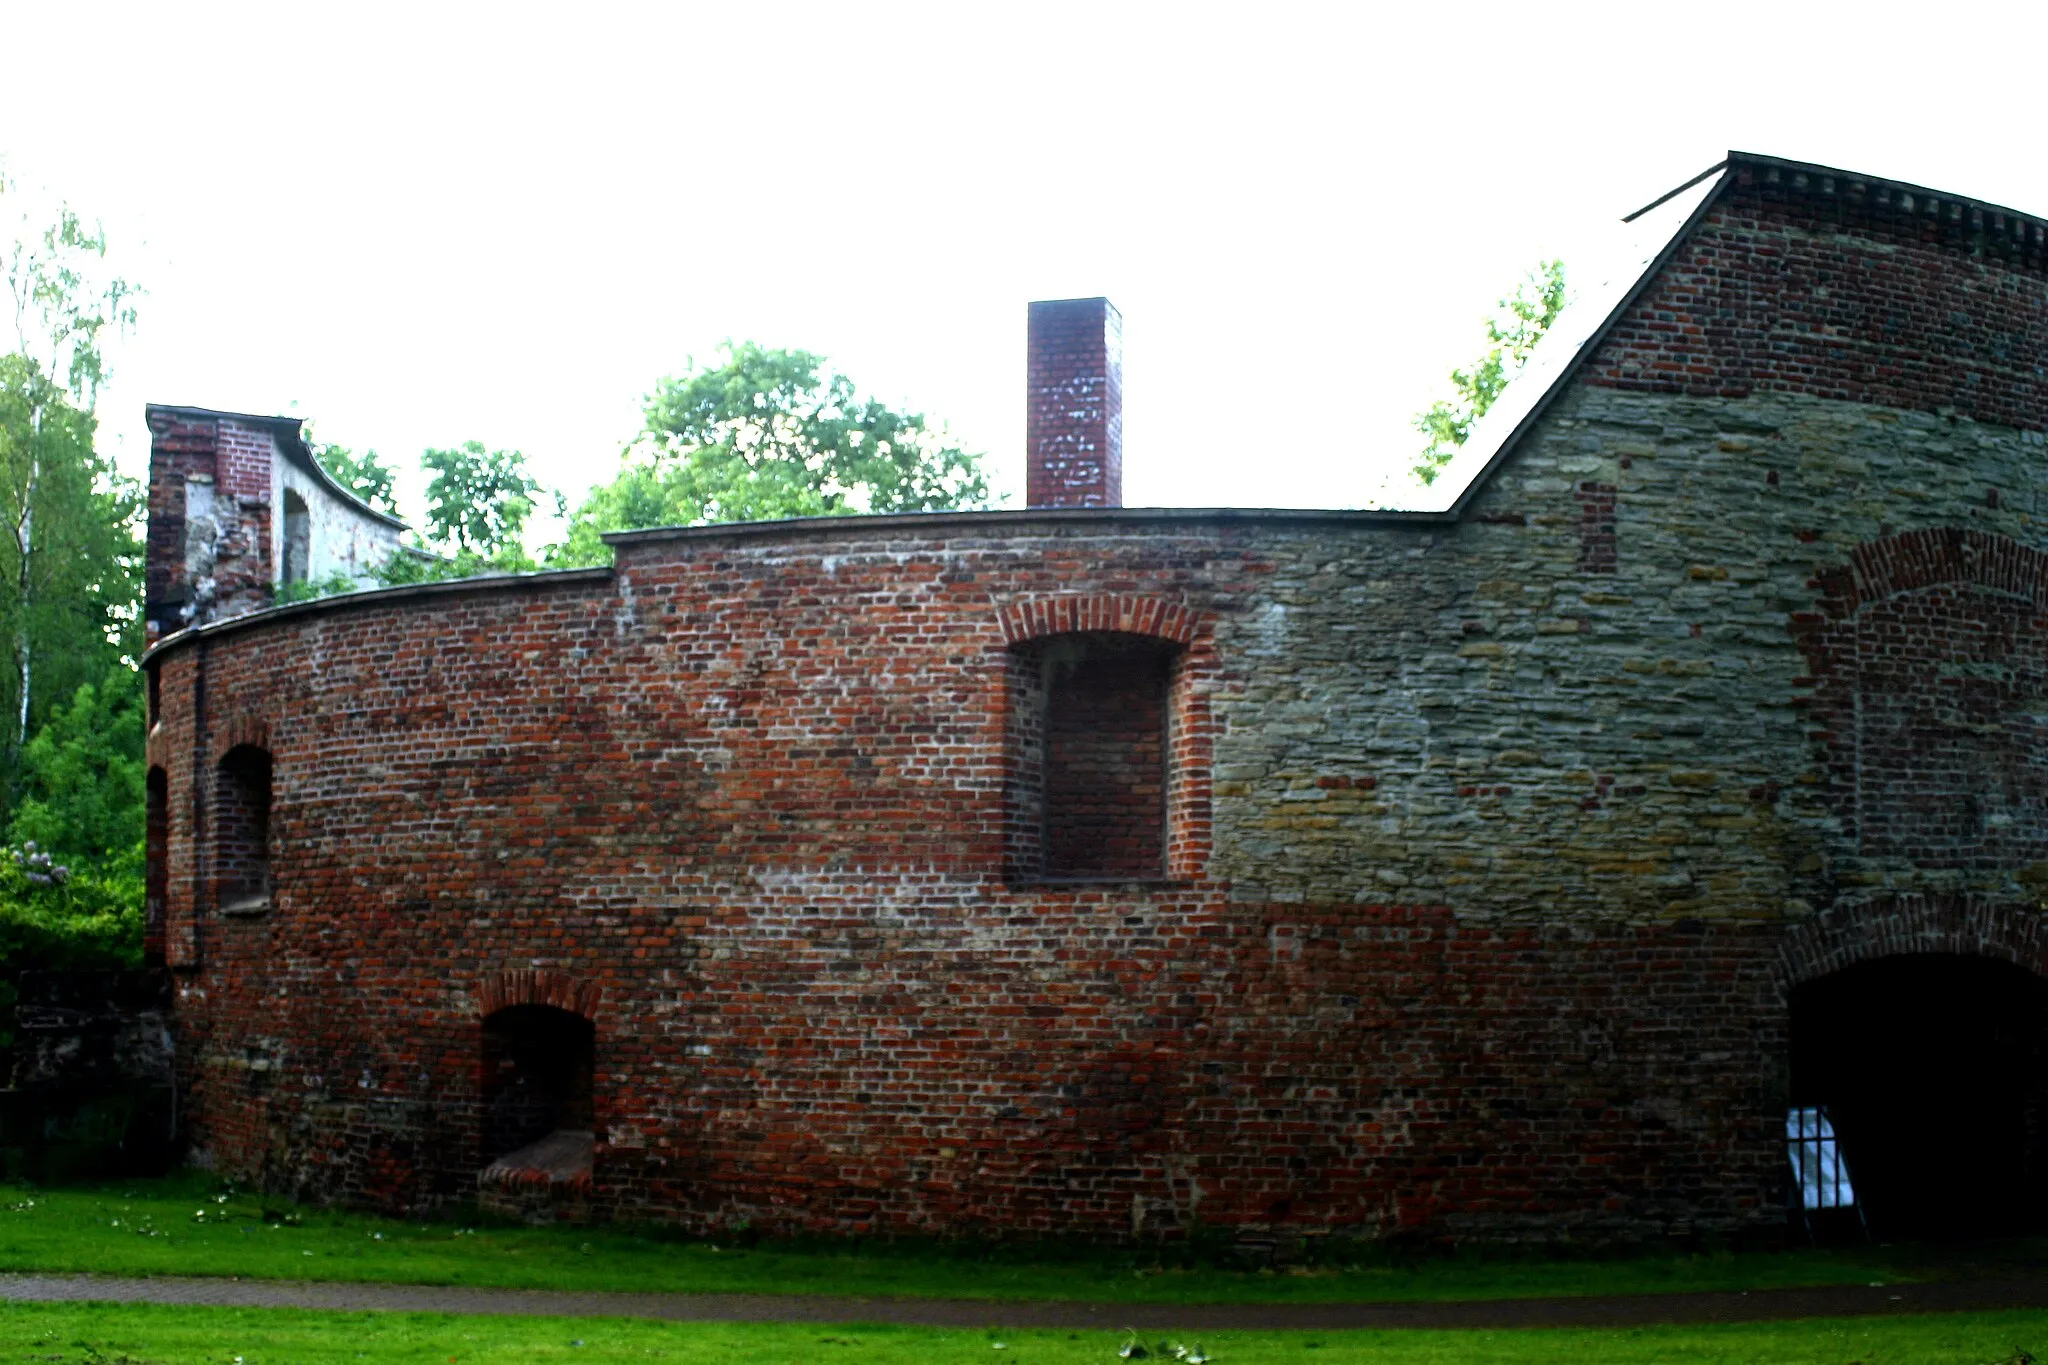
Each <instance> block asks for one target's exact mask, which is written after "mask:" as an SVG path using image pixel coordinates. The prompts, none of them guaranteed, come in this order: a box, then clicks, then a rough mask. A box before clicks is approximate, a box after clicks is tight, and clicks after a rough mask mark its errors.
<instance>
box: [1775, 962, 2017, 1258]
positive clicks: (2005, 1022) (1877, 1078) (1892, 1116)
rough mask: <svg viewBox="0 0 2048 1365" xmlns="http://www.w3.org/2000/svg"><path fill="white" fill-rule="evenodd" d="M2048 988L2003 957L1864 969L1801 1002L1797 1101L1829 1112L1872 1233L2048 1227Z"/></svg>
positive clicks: (1795, 1029) (1800, 997)
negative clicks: (2047, 1076)
mask: <svg viewBox="0 0 2048 1365" xmlns="http://www.w3.org/2000/svg"><path fill="white" fill-rule="evenodd" d="M2044 1061H2048V983H2044V982H2043V981H2042V980H2041V978H2039V977H2037V976H2035V975H2034V974H2033V973H2031V972H2028V971H2026V970H2025V969H2024V968H2021V967H2016V966H2013V965H2012V964H2011V963H2007V962H2000V961H1997V960H1995V959H1992V958H1984V957H1965V956H1961V955H1957V954H1946V953H1920V954H1911V955H1905V956H1898V957H1885V958H1878V959H1876V960H1874V961H1869V962H1861V963H1857V964H1856V965H1854V966H1851V967H1847V968H1844V969H1843V970H1841V971H1838V972H1835V973H1833V974H1832V975H1829V976H1824V977H1821V978H1819V979H1818V980H1815V981H1810V982H1807V983H1805V984H1803V985H1801V986H1798V987H1796V988H1795V989H1794V990H1793V992H1792V1103H1793V1104H1794V1105H1797V1106H1802V1107H1805V1106H1813V1105H1825V1106H1827V1109H1828V1114H1829V1117H1830V1119H1831V1120H1832V1122H1833V1124H1834V1130H1835V1132H1836V1134H1837V1135H1838V1136H1839V1138H1840V1141H1841V1150H1842V1156H1843V1159H1844V1160H1845V1161H1846V1163H1847V1165H1848V1168H1849V1170H1848V1174H1849V1179H1850V1180H1851V1182H1852V1183H1853V1185H1854V1188H1855V1191H1856V1195H1857V1198H1858V1199H1859V1200H1860V1201H1861V1202H1862V1205H1863V1209H1864V1214H1865V1217H1866V1218H1867V1219H1868V1221H1869V1225H1870V1230H1871V1233H1872V1234H1873V1235H1874V1236H1877V1237H1881V1238H1882V1237H1894V1236H1900V1237H1904V1236H1922V1237H1925V1236H1937V1237H1939V1236H1988V1235H1999V1234H2008V1233H2021V1232H2037V1231H2041V1230H2043V1229H2044V1228H2048V1216H2044V1215H2048V1084H2044Z"/></svg>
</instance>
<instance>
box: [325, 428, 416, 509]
mask: <svg viewBox="0 0 2048 1365" xmlns="http://www.w3.org/2000/svg"><path fill="white" fill-rule="evenodd" d="M308 441H309V443H310V441H311V436H310V433H309V434H308ZM312 450H313V458H314V459H316V460H318V461H319V462H320V467H321V468H322V469H324V470H326V471H327V472H328V473H329V474H331V475H333V476H334V481H335V482H336V483H338V484H340V485H341V486H342V487H343V488H346V489H347V490H348V491H349V492H351V493H353V494H355V495H356V496H357V497H359V498H361V499H362V500H363V501H364V502H366V503H368V504H369V505H370V506H372V507H374V508H376V509H377V510H378V511H380V512H389V513H390V514H391V515H393V516H397V515H398V494H397V492H396V490H395V489H394V488H393V486H392V481H393V478H394V474H393V471H392V469H391V467H390V466H389V465H387V464H385V463H384V462H383V461H382V460H380V459H378V458H377V452H376V451H374V450H366V451H364V452H363V453H362V454H360V455H358V454H356V453H354V452H353V451H351V450H350V449H349V448H348V447H347V446H334V445H314V446H313V447H312Z"/></svg>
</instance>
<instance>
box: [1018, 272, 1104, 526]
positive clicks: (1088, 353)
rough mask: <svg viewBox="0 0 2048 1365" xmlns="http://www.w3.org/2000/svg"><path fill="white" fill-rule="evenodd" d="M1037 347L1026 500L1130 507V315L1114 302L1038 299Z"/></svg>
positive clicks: (1027, 420)
mask: <svg viewBox="0 0 2048 1365" xmlns="http://www.w3.org/2000/svg"><path fill="white" fill-rule="evenodd" d="M1029 351H1030V354H1029V357H1028V359H1027V361H1026V386H1027V387H1026V393H1025V404H1024V453H1025V460H1026V462H1027V463H1026V466H1025V481H1024V483H1025V500H1026V502H1027V503H1028V504H1029V505H1030V506H1032V507H1121V506H1123V501H1124V453H1123V447H1124V436H1123V431H1124V417H1123V404H1124V399H1123V383H1124V379H1123V369H1124V361H1123V318H1122V317H1121V315H1119V314H1118V313H1117V311H1116V308H1115V307H1114V306H1113V305H1112V304H1111V303H1110V301H1109V300H1108V299H1059V300H1056V301H1052V302H1046V303H1034V304H1032V305H1031V317H1030V327H1029Z"/></svg>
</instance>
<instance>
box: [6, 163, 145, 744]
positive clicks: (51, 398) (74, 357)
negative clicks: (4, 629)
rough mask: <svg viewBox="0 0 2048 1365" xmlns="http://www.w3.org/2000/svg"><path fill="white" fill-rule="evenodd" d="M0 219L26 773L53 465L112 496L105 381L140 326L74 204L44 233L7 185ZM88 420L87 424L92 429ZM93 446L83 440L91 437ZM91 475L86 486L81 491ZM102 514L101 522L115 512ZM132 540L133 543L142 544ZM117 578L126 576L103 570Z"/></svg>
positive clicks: (19, 720)
mask: <svg viewBox="0 0 2048 1365" xmlns="http://www.w3.org/2000/svg"><path fill="white" fill-rule="evenodd" d="M0 208H4V209H5V210H7V213H6V217H7V220H8V222H9V226H10V227H11V228H13V229H14V232H13V233H12V240H11V241H9V242H7V243H6V244H5V246H4V248H0V249H4V252H5V255H4V258H0V271H4V274H5V276H6V285H7V293H8V300H9V302H10V304H11V305H12V313H13V324H14V342H15V350H14V355H13V356H12V357H9V359H11V360H12V361H13V362H14V363H13V364H11V365H9V366H8V367H7V372H6V374H5V375H4V379H5V390H6V392H5V394H4V400H5V406H6V408H7V412H6V418H7V421H6V426H7V430H5V431H0V456H4V460H0V470H4V479H5V486H4V488H0V497H4V500H5V506H4V509H0V511H4V515H5V517H6V520H7V528H8V537H7V540H8V548H9V549H10V550H11V551H12V558H13V561H14V562H13V564H12V565H11V566H10V567H11V569H12V573H11V574H10V575H9V577H10V579H11V582H10V584H9V586H10V587H11V588H12V589H13V596H14V601H13V602H12V604H11V607H12V611H11V613H10V614H11V615H12V617H13V620H12V621H11V622H10V625H11V627H12V631H11V633H12V636H13V640H12V643H13V647H14V648H13V652H14V675H15V676H14V678H13V680H12V681H13V683H14V691H15V696H14V698H13V701H14V707H13V715H12V717H11V720H12V724H11V725H10V726H9V730H10V734H9V737H8V758H9V760H10V761H9V764H8V767H9V770H10V772H12V771H14V770H15V767H16V762H15V760H17V759H18V757H19V755H20V753H21V750H22V747H23V746H24V745H25V744H26V743H27V742H28V733H29V715H30V711H31V706H32V702H33V700H34V698H35V695H36V689H35V682H36V669H37V654H38V649H37V645H38V640H37V636H38V631H37V629H36V626H37V624H38V621H39V619H40V618H42V617H44V616H45V615H47V613H46V612H44V611H43V610H42V608H43V606H44V603H43V600H42V597H41V589H42V588H43V586H44V584H43V582H42V578H43V575H41V574H40V573H39V572H38V570H39V569H40V568H41V566H42V563H43V562H44V560H45V559H46V557H47V556H48V554H49V552H50V549H51V546H50V544H49V543H48V542H49V541H50V539H51V537H50V536H49V535H48V534H47V529H48V528H46V527H44V526H42V525H39V519H46V518H47V514H48V511H49V509H48V508H47V507H46V504H47V503H48V502H49V501H50V498H49V493H50V491H51V490H50V488H49V482H50V477H51V474H52V472H53V471H52V461H53V460H60V461H62V462H63V463H64V465H65V468H64V470H63V473H64V475H65V476H66V477H65V478H64V479H63V480H62V482H63V483H64V484H65V485H66V490H65V491H67V492H69V493H72V494H73V495H76V494H79V493H83V494H85V495H86V497H87V499H88V500H89V501H90V500H92V499H93V498H94V497H95V495H98V494H101V493H104V492H107V491H110V490H109V489H108V488H105V487H102V486H101V485H105V484H108V481H109V478H110V476H111V470H109V469H106V468H105V467H104V466H103V465H101V463H100V462H99V461H98V460H97V458H96V457H95V456H94V454H93V446H92V429H93V409H94V407H95V405H96V404H97V402H98V400H99V391H100V387H101V385H102V384H103V383H104V382H105V381H106V376H107V368H106V356H105V353H104V351H103V350H102V349H101V340H102V336H103V334H105V333H106V332H107V330H108V329H109V328H112V329H114V330H115V331H117V332H118V331H122V330H125V329H126V328H127V327H129V326H130V325H132V324H133V322H134V320H135V307H134V301H135V297H136V293H137V291H136V289H135V287H134V286H133V285H131V284H130V283H129V282H128V281H126V280H124V279H122V278H120V277H119V276H112V275H108V274H107V273H106V271H105V261H106V254H107V239H106V234H105V233H104V232H103V231H101V229H100V228H99V227H98V226H97V225H96V224H95V225H91V226H88V225H87V224H86V223H85V221H84V220H83V219H81V218H80V217H79V216H78V214H77V213H76V212H74V211H73V210H72V209H71V207H70V206H69V205H62V206H60V207H59V208H58V209H57V211H56V213H55V214H54V215H53V216H52V217H51V219H50V220H49V221H47V222H45V223H43V224H41V225H40V226H38V225H37V222H36V219H35V217H34V215H33V212H32V210H30V209H29V208H28V206H27V205H26V202H25V200H24V197H23V195H22V194H21V191H20V189H19V187H18V186H16V185H15V184H14V183H13V182H12V181H10V180H8V179H6V178H5V177H4V176H0ZM80 419H83V420H82V421H81V420H80ZM81 435H82V437H83V440H82V441H81V439H80V437H81ZM80 475H84V476H85V478H84V487H82V488H81V487H80V486H79V485H80V478H79V476H80ZM106 510H108V509H106V508H104V507H94V508H93V511H94V512H96V513H97V512H104V511H106ZM131 539H132V537H131ZM99 567H101V568H102V569H103V570H114V567H115V566H111V565H102V566H99Z"/></svg>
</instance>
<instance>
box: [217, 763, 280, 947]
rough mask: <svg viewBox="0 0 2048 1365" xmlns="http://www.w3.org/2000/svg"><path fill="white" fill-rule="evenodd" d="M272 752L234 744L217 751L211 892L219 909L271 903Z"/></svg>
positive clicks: (256, 908)
mask: <svg viewBox="0 0 2048 1365" xmlns="http://www.w3.org/2000/svg"><path fill="white" fill-rule="evenodd" d="M272 772H273V770H272V765H271V760H270V751H269V750H267V749H262V748H258V747H257V746H256V745H253V744H237V745H235V746H234V747H233V748H231V749H229V750H228V751H227V752H226V753H225V754H222V755H221V759H220V762H219V764H217V765H216V766H215V768H214V785H213V809H212V812H211V813H212V818H213V896H214V905H215V907H216V908H218V909H219V910H220V911H221V913H223V914H251V913H257V912H260V911H264V910H268V909H269V908H270V892H271V856H270V854H271V819H270V815H271V795H272Z"/></svg>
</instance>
